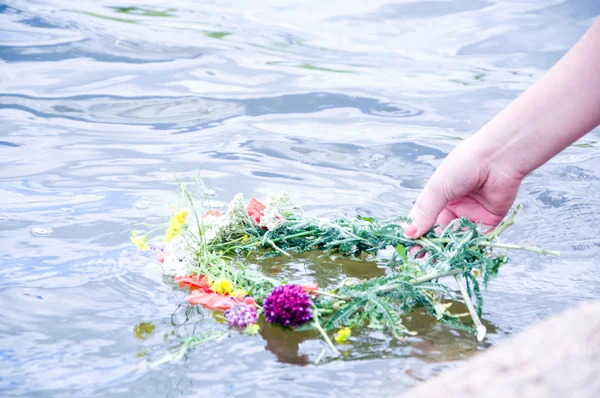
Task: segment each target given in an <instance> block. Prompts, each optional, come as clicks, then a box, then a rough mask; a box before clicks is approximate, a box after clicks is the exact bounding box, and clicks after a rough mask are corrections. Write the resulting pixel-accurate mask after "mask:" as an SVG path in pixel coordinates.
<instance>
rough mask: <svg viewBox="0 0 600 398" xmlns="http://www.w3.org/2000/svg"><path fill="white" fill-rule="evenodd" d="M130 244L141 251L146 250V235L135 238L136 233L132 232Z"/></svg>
mask: <svg viewBox="0 0 600 398" xmlns="http://www.w3.org/2000/svg"><path fill="white" fill-rule="evenodd" d="M130 239H131V243H133V244H134V245H136V246H137V247H139V248H140V249H141V250H148V243H146V235H144V236H137V233H136V232H135V231H133V232H132V233H131V238H130Z"/></svg>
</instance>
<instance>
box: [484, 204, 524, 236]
mask: <svg viewBox="0 0 600 398" xmlns="http://www.w3.org/2000/svg"><path fill="white" fill-rule="evenodd" d="M522 209H523V206H521V205H518V206H517V208H516V209H515V211H513V213H512V214H511V215H510V216H508V218H507V219H506V220H504V221H503V222H502V223H500V225H498V226H497V227H496V228H495V229H494V230H493V231H492V232H490V233H489V234H488V238H489V239H490V240H493V239H496V238H497V237H498V236H500V234H501V233H502V232H504V231H506V229H507V228H508V227H510V226H511V225H513V224H514V223H515V218H516V217H517V216H518V215H519V213H520V212H521V210H522Z"/></svg>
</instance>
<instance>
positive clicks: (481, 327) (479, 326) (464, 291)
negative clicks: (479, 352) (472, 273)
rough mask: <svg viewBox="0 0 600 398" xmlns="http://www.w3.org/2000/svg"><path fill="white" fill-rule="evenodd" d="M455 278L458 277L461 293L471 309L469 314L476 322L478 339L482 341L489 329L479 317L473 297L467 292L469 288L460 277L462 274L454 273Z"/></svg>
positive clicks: (457, 281)
mask: <svg viewBox="0 0 600 398" xmlns="http://www.w3.org/2000/svg"><path fill="white" fill-rule="evenodd" d="M454 279H456V283H457V284H458V288H459V289H460V293H461V294H462V296H463V298H464V299H465V304H467V309H468V310H469V314H471V318H472V319H473V322H474V323H475V327H476V329H477V341H482V340H483V338H484V337H485V333H486V332H487V329H486V328H485V326H484V325H483V323H481V319H479V316H478V315H477V311H475V307H474V306H473V303H472V302H471V298H470V297H469V294H468V293H467V289H466V288H465V284H464V283H463V281H462V279H460V276H458V275H454Z"/></svg>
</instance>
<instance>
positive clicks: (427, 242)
mask: <svg viewBox="0 0 600 398" xmlns="http://www.w3.org/2000/svg"><path fill="white" fill-rule="evenodd" d="M415 242H416V243H418V244H419V245H421V246H423V247H435V248H437V246H436V245H435V244H434V243H435V242H439V243H450V239H445V238H419V239H415ZM477 245H479V246H485V247H494V248H498V249H512V250H524V251H528V252H533V253H537V254H548V255H552V256H560V253H559V252H557V251H554V250H548V249H540V248H537V247H531V246H522V245H514V244H510V243H498V242H489V241H487V240H485V241H480V242H477Z"/></svg>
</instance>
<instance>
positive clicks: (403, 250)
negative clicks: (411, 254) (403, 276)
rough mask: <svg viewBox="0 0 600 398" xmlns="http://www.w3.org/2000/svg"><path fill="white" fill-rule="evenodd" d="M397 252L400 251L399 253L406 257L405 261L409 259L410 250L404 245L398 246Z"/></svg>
mask: <svg viewBox="0 0 600 398" xmlns="http://www.w3.org/2000/svg"><path fill="white" fill-rule="evenodd" d="M396 253H398V255H399V256H400V257H402V258H403V259H404V261H408V252H407V251H406V248H405V247H404V246H402V245H398V246H396Z"/></svg>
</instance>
